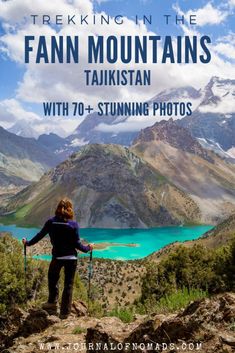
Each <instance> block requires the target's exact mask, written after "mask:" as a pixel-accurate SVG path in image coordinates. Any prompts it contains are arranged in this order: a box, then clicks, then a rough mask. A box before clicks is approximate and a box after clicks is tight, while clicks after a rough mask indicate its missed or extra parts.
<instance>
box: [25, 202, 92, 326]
mask: <svg viewBox="0 0 235 353" xmlns="http://www.w3.org/2000/svg"><path fill="white" fill-rule="evenodd" d="M73 217H74V211H73V205H72V203H71V201H69V200H67V199H63V200H61V201H60V202H59V204H58V206H57V208H56V211H55V217H53V218H50V219H49V220H48V221H47V222H46V223H45V225H44V227H43V228H42V230H41V231H40V232H39V233H38V234H37V235H35V237H33V238H32V239H31V240H30V241H27V240H26V239H25V238H24V239H23V240H22V242H23V244H24V245H25V246H31V245H34V244H36V243H37V242H38V241H39V240H41V239H42V238H43V237H45V235H47V234H49V236H50V240H51V244H52V261H51V263H50V266H49V270H48V289H49V297H48V302H47V303H45V304H44V306H43V308H44V309H45V310H48V312H51V313H52V312H56V308H57V300H58V294H59V289H58V280H59V276H60V271H61V269H62V267H64V275H65V277H64V290H63V294H62V301H61V306H60V318H61V319H65V318H67V317H68V315H69V313H70V311H71V304H72V292H73V282H74V276H75V273H76V267H77V250H76V249H79V250H81V251H82V252H88V251H92V248H93V246H92V245H91V244H89V245H83V244H82V243H81V242H80V238H79V225H78V223H77V222H76V221H73Z"/></svg>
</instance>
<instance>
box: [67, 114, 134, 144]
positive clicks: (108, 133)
mask: <svg viewBox="0 0 235 353" xmlns="http://www.w3.org/2000/svg"><path fill="white" fill-rule="evenodd" d="M127 119H128V117H127V116H112V115H105V116H99V115H98V113H97V112H95V113H92V114H89V115H88V116H87V117H86V118H85V119H84V120H83V122H82V123H81V124H80V125H79V126H78V127H77V129H76V130H75V131H74V133H73V134H72V135H71V136H69V140H70V142H71V143H73V141H74V143H77V144H78V145H79V146H82V145H85V144H88V143H104V144H108V143H114V144H119V145H123V146H129V145H130V144H131V142H132V140H133V138H134V137H135V136H136V134H137V132H136V131H131V132H130V131H116V130H117V129H116V126H118V124H119V123H121V122H125V121H126V120H127ZM104 125H105V127H106V128H105V129H104V127H103V128H102V126H104Z"/></svg>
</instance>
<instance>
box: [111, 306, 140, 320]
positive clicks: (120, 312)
mask: <svg viewBox="0 0 235 353" xmlns="http://www.w3.org/2000/svg"><path fill="white" fill-rule="evenodd" d="M108 316H115V317H118V318H119V319H120V320H121V321H122V322H124V323H130V322H132V321H133V320H134V313H133V310H131V309H119V308H115V309H113V310H112V311H110V312H109V313H108Z"/></svg>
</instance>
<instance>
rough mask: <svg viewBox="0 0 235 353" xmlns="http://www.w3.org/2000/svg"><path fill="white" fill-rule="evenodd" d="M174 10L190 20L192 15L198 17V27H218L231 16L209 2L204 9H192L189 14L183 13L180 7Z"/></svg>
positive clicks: (175, 7)
mask: <svg viewBox="0 0 235 353" xmlns="http://www.w3.org/2000/svg"><path fill="white" fill-rule="evenodd" d="M233 1H234V0H233ZM173 8H174V9H175V10H176V12H178V13H179V14H181V15H184V16H185V17H186V18H189V16H190V15H196V23H197V26H200V27H202V26H205V25H218V24H220V23H222V22H223V21H224V20H225V19H226V18H227V17H228V15H229V12H228V11H227V10H220V9H218V8H216V7H213V6H212V4H211V3H210V2H208V3H207V4H206V5H205V6H204V7H202V8H199V9H191V10H188V11H187V12H183V11H182V10H181V9H180V7H179V6H176V5H175V6H173Z"/></svg>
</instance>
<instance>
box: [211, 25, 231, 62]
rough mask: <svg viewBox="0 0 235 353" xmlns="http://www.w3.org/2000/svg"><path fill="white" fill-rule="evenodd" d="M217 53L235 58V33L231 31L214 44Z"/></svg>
mask: <svg viewBox="0 0 235 353" xmlns="http://www.w3.org/2000/svg"><path fill="white" fill-rule="evenodd" d="M214 50H215V52H216V53H218V54H220V55H223V56H226V57H227V58H228V59H233V60H234V59H235V33H233V32H230V33H229V34H228V35H227V36H225V37H220V38H218V40H217V44H216V45H215V46H214Z"/></svg>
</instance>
